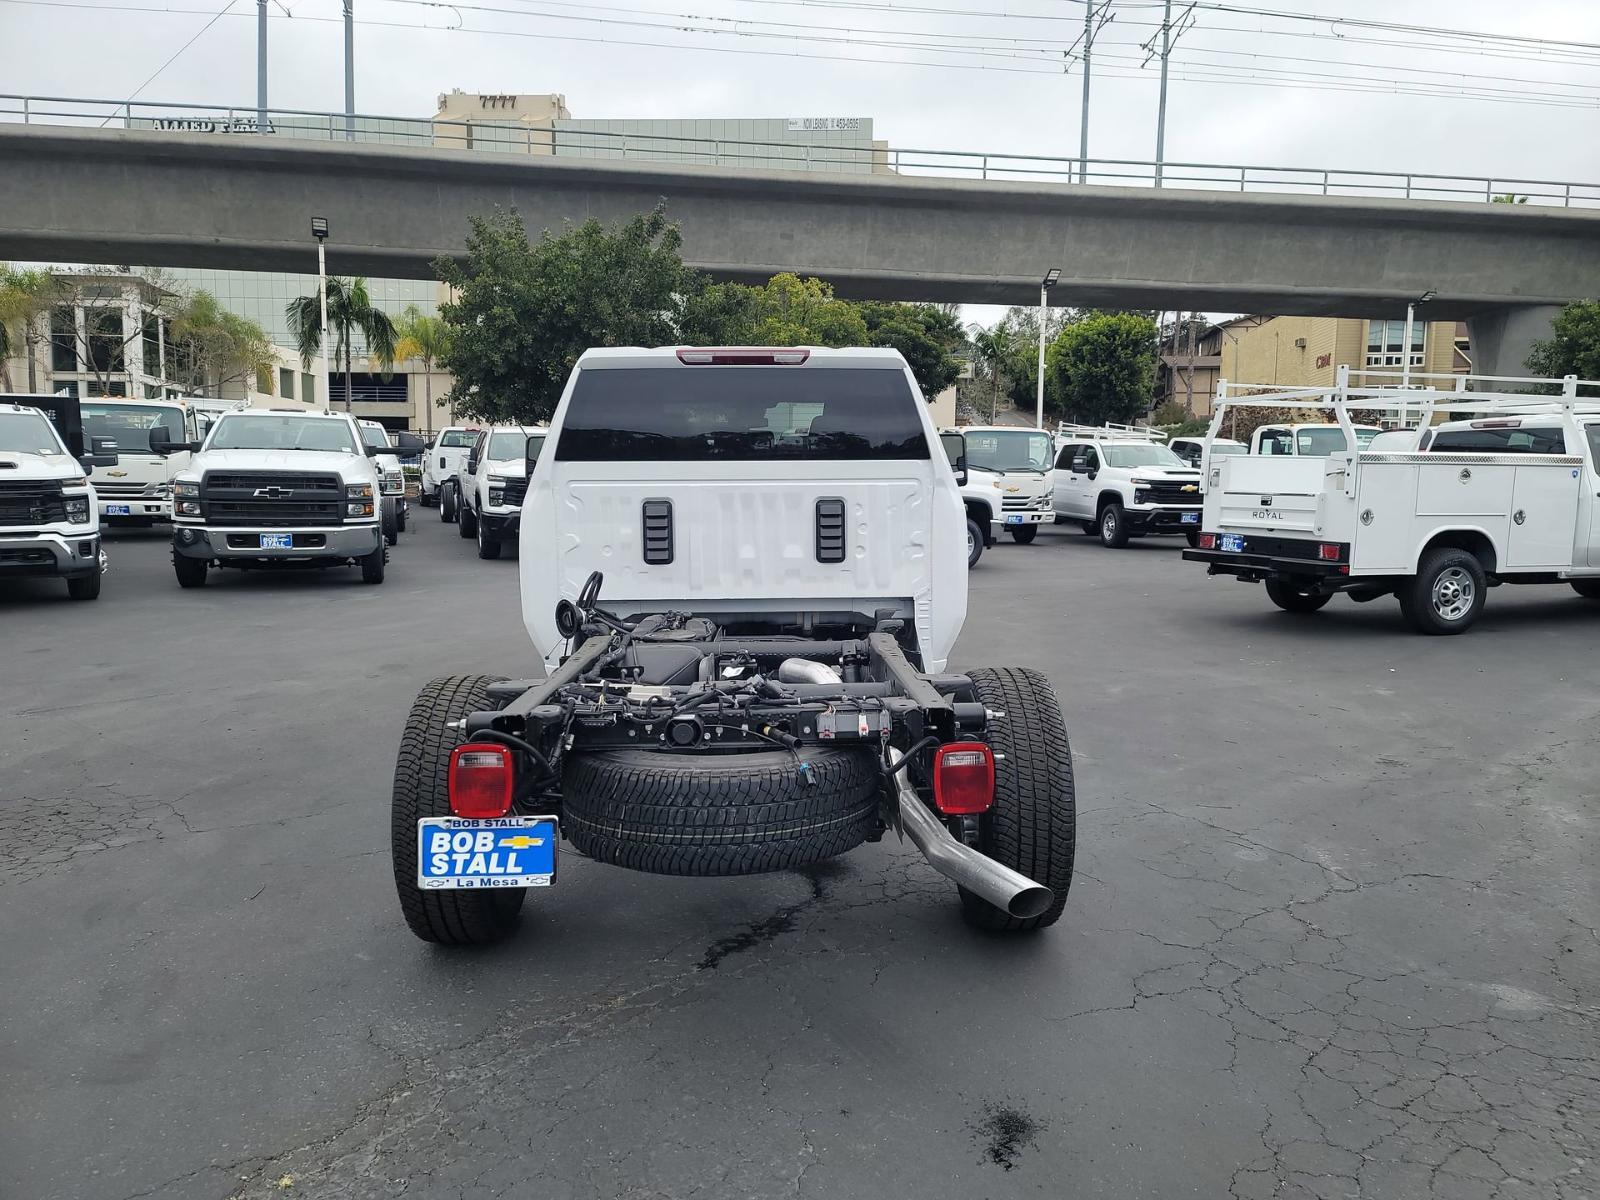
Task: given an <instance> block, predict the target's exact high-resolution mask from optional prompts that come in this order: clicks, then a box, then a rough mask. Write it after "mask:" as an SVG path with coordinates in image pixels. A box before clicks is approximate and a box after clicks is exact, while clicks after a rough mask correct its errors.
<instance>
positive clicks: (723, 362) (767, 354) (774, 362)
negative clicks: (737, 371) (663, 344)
mask: <svg viewBox="0 0 1600 1200" xmlns="http://www.w3.org/2000/svg"><path fill="white" fill-rule="evenodd" d="M810 357H811V351H809V350H799V349H796V348H794V347H792V346H704V347H697V348H694V349H690V348H688V347H685V348H683V349H681V350H679V351H678V361H679V362H681V363H684V364H686V365H688V366H691V367H705V366H711V367H727V366H744V367H796V366H799V365H800V364H801V363H803V362H805V361H806V359H808V358H810Z"/></svg>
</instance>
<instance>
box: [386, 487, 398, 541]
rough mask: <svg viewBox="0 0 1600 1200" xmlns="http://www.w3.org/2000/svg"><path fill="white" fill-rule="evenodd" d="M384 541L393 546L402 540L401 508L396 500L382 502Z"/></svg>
mask: <svg viewBox="0 0 1600 1200" xmlns="http://www.w3.org/2000/svg"><path fill="white" fill-rule="evenodd" d="M382 509H383V540H384V541H386V542H388V543H389V545H391V546H393V545H394V544H395V543H396V542H398V541H399V540H400V506H399V505H398V504H396V503H395V502H394V500H393V499H392V498H391V499H387V500H384V501H382Z"/></svg>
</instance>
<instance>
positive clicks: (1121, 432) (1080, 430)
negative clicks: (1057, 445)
mask: <svg viewBox="0 0 1600 1200" xmlns="http://www.w3.org/2000/svg"><path fill="white" fill-rule="evenodd" d="M1130 438H1142V439H1144V440H1145V441H1150V442H1164V441H1166V440H1167V435H1166V434H1164V433H1162V432H1161V430H1159V429H1151V428H1150V427H1149V426H1148V425H1122V424H1119V423H1117V422H1116V421H1107V422H1106V423H1105V424H1104V425H1073V424H1071V423H1070V422H1067V421H1062V422H1061V423H1060V424H1059V425H1057V426H1056V441H1058V442H1059V441H1066V440H1069V439H1070V440H1072V441H1117V442H1123V441H1127V440H1129V439H1130Z"/></svg>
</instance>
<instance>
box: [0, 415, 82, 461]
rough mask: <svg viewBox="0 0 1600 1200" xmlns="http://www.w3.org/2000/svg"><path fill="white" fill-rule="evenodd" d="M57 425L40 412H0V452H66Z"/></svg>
mask: <svg viewBox="0 0 1600 1200" xmlns="http://www.w3.org/2000/svg"><path fill="white" fill-rule="evenodd" d="M66 452H67V450H66V447H65V446H63V445H62V444H61V439H60V438H58V437H57V436H56V429H55V426H54V425H52V424H50V422H49V421H47V420H45V419H44V418H43V417H41V416H40V415H39V414H38V413H30V412H20V413H19V412H8V413H0V454H65V453H66Z"/></svg>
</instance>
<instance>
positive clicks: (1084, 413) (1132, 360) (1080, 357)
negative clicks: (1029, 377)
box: [1045, 312, 1156, 425]
mask: <svg viewBox="0 0 1600 1200" xmlns="http://www.w3.org/2000/svg"><path fill="white" fill-rule="evenodd" d="M1155 379H1156V325H1155V322H1154V321H1152V320H1151V319H1150V318H1149V317H1145V316H1139V315H1136V314H1133V313H1102V312H1095V313H1089V314H1088V315H1086V316H1084V317H1082V318H1080V319H1078V320H1076V321H1073V322H1072V323H1070V324H1069V325H1067V326H1066V328H1064V329H1063V330H1062V331H1061V332H1060V333H1059V334H1057V335H1056V339H1055V341H1054V342H1052V343H1051V344H1050V347H1049V349H1048V351H1047V352H1046V358H1045V388H1046V399H1047V401H1049V400H1051V399H1052V398H1053V399H1054V400H1055V402H1056V403H1059V405H1060V407H1061V410H1062V412H1063V413H1064V414H1065V415H1066V417H1067V419H1068V420H1072V421H1077V422H1081V423H1082V424H1085V425H1103V424H1104V423H1105V422H1107V421H1132V420H1133V418H1134V417H1136V416H1138V415H1139V414H1140V413H1142V412H1144V411H1145V410H1146V409H1147V408H1149V406H1150V397H1151V393H1152V392H1153V391H1154V389H1155Z"/></svg>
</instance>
